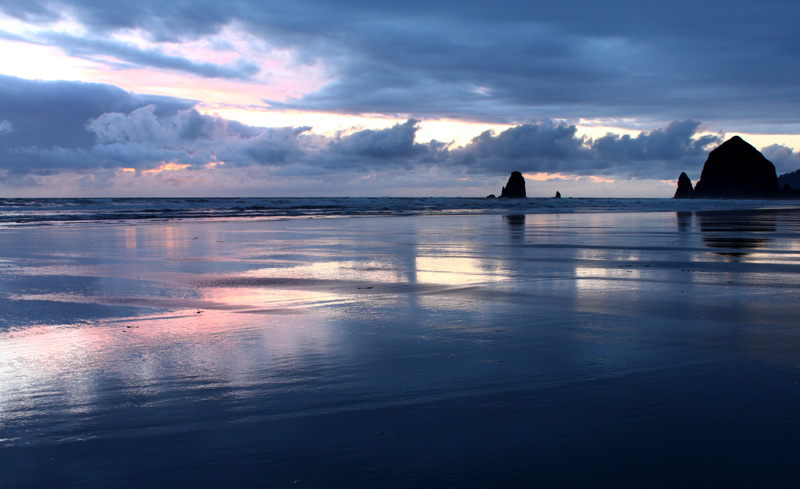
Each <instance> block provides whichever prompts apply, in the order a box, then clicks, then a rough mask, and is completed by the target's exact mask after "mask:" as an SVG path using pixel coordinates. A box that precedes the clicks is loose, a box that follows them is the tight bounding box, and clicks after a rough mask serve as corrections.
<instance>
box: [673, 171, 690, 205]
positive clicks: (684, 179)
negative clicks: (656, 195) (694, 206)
mask: <svg viewBox="0 0 800 489" xmlns="http://www.w3.org/2000/svg"><path fill="white" fill-rule="evenodd" d="M692 197H694V187H692V180H691V179H690V178H689V175H687V174H686V172H681V176H679V177H678V190H676V191H675V196H674V197H673V199H689V198H692Z"/></svg>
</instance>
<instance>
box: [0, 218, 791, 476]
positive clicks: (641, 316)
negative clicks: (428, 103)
mask: <svg viewBox="0 0 800 489" xmlns="http://www.w3.org/2000/svg"><path fill="white" fill-rule="evenodd" d="M0 250H2V253H0V474H2V476H1V477H0V487H3V488H5V487H8V488H24V487H31V488H33V487H81V488H86V487H132V488H133V487H137V488H138V487H215V488H216V487H315V488H333V487H347V488H356V487H365V488H366V487H370V488H378V487H380V488H391V487H415V488H425V487H437V488H441V487H450V488H454V487H476V488H478V487H480V488H486V487H498V488H499V487H504V488H507V487H558V488H566V487H581V488H587V487H593V488H598V487H614V488H624V487H637V488H640V487H650V488H652V487H682V488H686V487H733V486H736V487H796V485H797V483H798V482H800V464H797V463H796V454H797V453H798V452H800V409H798V406H800V329H798V327H799V326H800V211H799V210H797V209H770V210H751V211H748V210H741V209H740V210H737V211H733V212H724V211H707V212H691V211H681V212H622V213H602V212H595V213H576V214H557V213H556V214H527V215H525V214H513V215H508V214H507V215H452V216H451V215H436V216H410V217H403V216H391V217H366V218H359V217H338V218H326V219H305V218H304V219H284V220H280V219H263V220H231V221H224V220H222V221H219V220H194V221H192V220H187V221H163V222H140V221H139V222H137V221H134V222H122V223H111V222H98V223H75V224H67V225H41V226H20V227H8V228H4V229H0Z"/></svg>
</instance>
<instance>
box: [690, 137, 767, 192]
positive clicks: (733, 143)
mask: <svg viewBox="0 0 800 489" xmlns="http://www.w3.org/2000/svg"><path fill="white" fill-rule="evenodd" d="M687 178H688V177H687ZM779 190H780V187H778V177H777V175H776V174H775V165H773V164H772V162H770V161H769V160H768V159H766V158H765V157H764V155H762V154H761V152H760V151H758V150H757V149H756V148H754V147H753V146H751V145H750V144H748V143H747V142H746V141H745V140H744V139H742V138H740V137H739V136H734V137H732V138H731V139H729V140H727V141H725V142H724V143H722V144H721V145H719V147H717V149H715V150H713V151H712V152H711V153H709V155H708V159H707V160H706V163H705V165H703V173H702V174H701V175H700V181H698V182H697V185H696V186H695V189H694V193H693V196H694V197H698V198H774V197H777V196H778V194H779ZM676 196H677V195H676Z"/></svg>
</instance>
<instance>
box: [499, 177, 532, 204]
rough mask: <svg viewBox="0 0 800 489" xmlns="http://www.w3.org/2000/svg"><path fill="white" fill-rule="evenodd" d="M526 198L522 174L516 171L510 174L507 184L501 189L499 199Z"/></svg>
mask: <svg viewBox="0 0 800 489" xmlns="http://www.w3.org/2000/svg"><path fill="white" fill-rule="evenodd" d="M525 197H527V194H526V192H525V178H524V177H523V176H522V173H520V172H518V171H514V172H511V176H510V177H508V183H506V186H505V187H503V192H502V193H501V194H500V198H501V199H524V198H525Z"/></svg>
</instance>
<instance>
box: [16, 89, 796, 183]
mask: <svg viewBox="0 0 800 489" xmlns="http://www.w3.org/2000/svg"><path fill="white" fill-rule="evenodd" d="M0 81H3V82H4V83H0V114H2V115H3V119H2V121H4V122H3V123H0V127H8V129H12V128H13V131H9V130H5V131H4V132H5V133H4V134H3V135H2V137H0V171H1V172H2V173H3V176H4V179H5V180H4V181H6V182H10V181H12V179H13V181H14V182H17V183H15V185H19V182H26V181H27V182H28V183H30V182H31V180H30V179H28V180H25V177H26V176H33V177H44V176H54V175H60V174H63V175H66V174H76V175H81V178H82V180H81V181H82V182H83V183H82V184H81V185H89V184H91V185H92V186H95V187H97V186H102V185H112V184H113V182H114V181H120V180H119V179H120V178H122V177H123V176H124V177H125V178H129V177H130V175H128V174H127V173H129V172H123V169H129V170H131V169H132V170H134V171H135V172H134V173H135V175H138V176H142V175H144V174H145V173H144V172H146V171H153V172H152V173H150V175H151V177H152V178H155V175H156V174H157V173H158V172H161V173H163V174H164V176H161V177H159V178H161V180H160V182H162V183H163V182H166V178H167V177H166V175H173V176H177V175H180V176H181V178H182V179H183V180H180V179H177V178H173V180H172V181H171V183H170V185H173V186H174V185H180V182H181V181H182V182H184V183H183V185H191V184H192V182H195V181H197V179H200V180H203V181H209V179H211V177H210V176H209V175H214V177H213V179H212V180H214V181H218V182H234V181H236V182H238V183H237V184H242V182H245V183H247V184H248V185H251V184H255V182H258V181H262V182H264V181H273V180H275V179H286V178H301V179H310V178H319V179H322V180H323V181H325V182H328V184H332V182H336V183H337V184H338V185H340V186H341V188H346V184H348V182H349V184H352V183H353V182H362V181H365V179H369V178H374V180H373V182H375V183H372V185H374V186H373V187H372V188H376V189H377V188H383V187H381V186H386V185H390V183H389V182H391V181H398V182H399V181H403V178H406V177H403V175H410V174H414V175H430V174H434V173H435V174H437V175H439V176H440V177H441V176H442V175H450V178H451V181H452V182H456V181H459V180H458V179H459V178H465V179H466V180H465V181H468V182H476V181H486V180H487V179H488V178H491V177H494V176H498V175H500V176H503V175H507V174H508V172H510V171H512V170H519V171H522V172H525V173H549V174H562V175H571V176H586V177H590V176H595V177H608V178H612V179H617V178H627V179H631V178H633V179H669V180H671V179H674V178H675V176H676V175H678V174H679V173H680V172H681V171H688V172H695V173H699V169H700V168H701V167H702V164H703V162H704V161H705V157H706V153H707V152H708V151H709V150H710V149H711V147H712V146H713V145H714V144H717V143H719V142H720V139H719V137H718V136H716V135H708V134H705V133H703V132H702V130H701V127H702V125H701V124H700V122H698V121H695V120H691V119H686V120H679V121H674V122H672V123H670V124H668V125H666V126H665V127H662V128H658V129H654V130H651V131H647V132H642V133H641V134H639V135H638V136H635V137H631V136H627V135H622V136H620V135H617V134H608V135H605V136H603V137H599V138H594V139H593V138H589V137H586V136H581V135H579V133H578V130H577V127H576V126H575V125H573V124H569V123H567V122H563V121H552V120H548V119H544V120H541V121H537V122H533V123H528V124H520V125H516V126H512V127H510V128H509V129H506V130H504V131H500V132H491V131H487V132H484V133H482V134H480V135H478V136H477V137H475V138H474V139H473V140H472V141H470V142H469V143H468V144H466V145H465V146H463V147H454V146H452V145H451V144H448V143H442V142H438V141H430V142H426V143H420V142H418V141H417V138H416V134H417V132H418V131H419V128H420V126H421V125H422V124H424V122H423V121H420V120H418V119H413V118H412V119H408V120H406V121H405V122H402V123H398V124H394V125H392V126H390V127H386V128H383V129H360V130H357V129H354V130H351V131H347V132H342V133H340V134H337V135H334V136H324V135H320V134H315V133H313V132H311V127H308V126H301V127H256V126H248V125H245V124H242V123H239V122H235V121H231V120H227V119H224V118H222V117H219V116H215V115H204V114H201V113H200V112H198V110H196V109H195V108H194V102H192V101H186V100H180V99H173V98H168V97H151V96H146V95H137V94H132V93H129V92H125V91H123V90H119V89H117V88H115V87H111V86H108V85H97V84H83V83H74V82H33V81H25V80H20V79H15V78H11V77H2V78H0ZM42 114H48V115H49V114H53V115H52V117H43V116H42ZM5 122H7V123H8V124H7V126H6V124H5ZM767 150H768V153H769V154H770V155H772V156H773V158H775V159H777V160H778V161H787V162H790V161H792V160H793V159H794V160H796V159H797V155H796V153H793V152H792V151H791V150H789V149H788V148H782V147H770V148H767ZM781 155H782V156H781ZM786 164H787V165H788V164H789V163H786ZM176 169H180V172H176ZM123 173H125V174H124V175H123ZM92 175H93V176H92ZM234 175H236V178H234V177H233V176H234ZM243 175H247V176H243ZM377 182H381V183H377ZM232 184H233V183H232ZM365 185H366V184H365ZM464 185H466V186H468V185H467V184H464ZM472 185H474V183H473V184H472ZM410 187H411V188H413V185H410ZM210 188H214V187H213V185H211V187H210ZM288 188H289V187H285V189H288Z"/></svg>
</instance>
